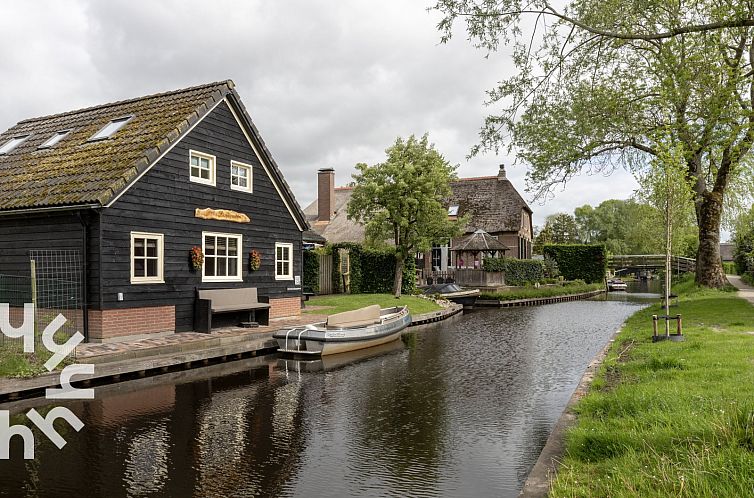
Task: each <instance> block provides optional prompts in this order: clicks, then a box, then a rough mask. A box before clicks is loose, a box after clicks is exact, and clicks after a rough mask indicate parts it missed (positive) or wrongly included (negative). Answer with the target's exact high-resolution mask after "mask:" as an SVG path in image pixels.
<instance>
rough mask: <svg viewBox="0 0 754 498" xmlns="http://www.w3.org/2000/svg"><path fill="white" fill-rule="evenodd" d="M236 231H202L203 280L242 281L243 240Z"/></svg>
mask: <svg viewBox="0 0 754 498" xmlns="http://www.w3.org/2000/svg"><path fill="white" fill-rule="evenodd" d="M242 240H243V237H242V236H241V235H240V234H235V233H213V232H202V251H203V252H204V266H203V268H202V281H203V282H240V281H241V280H242V277H241V254H242V251H241V242H242Z"/></svg>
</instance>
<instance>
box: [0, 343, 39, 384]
mask: <svg viewBox="0 0 754 498" xmlns="http://www.w3.org/2000/svg"><path fill="white" fill-rule="evenodd" d="M47 359H48V357H45V358H41V357H39V356H37V355H35V354H33V353H23V352H22V351H21V348H20V347H18V348H15V347H14V348H0V377H34V376H36V375H39V374H41V373H44V372H47V370H46V369H45V367H44V362H45V361H47Z"/></svg>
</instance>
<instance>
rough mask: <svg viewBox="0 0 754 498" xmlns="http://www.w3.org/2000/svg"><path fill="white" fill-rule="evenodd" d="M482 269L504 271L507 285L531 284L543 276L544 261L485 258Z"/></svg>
mask: <svg viewBox="0 0 754 498" xmlns="http://www.w3.org/2000/svg"><path fill="white" fill-rule="evenodd" d="M482 269H483V270H484V271H502V272H505V283H506V284H507V285H526V284H532V283H534V282H540V281H542V279H544V278H545V265H544V263H543V262H542V261H536V260H533V259H513V258H485V259H484V261H483V262H482Z"/></svg>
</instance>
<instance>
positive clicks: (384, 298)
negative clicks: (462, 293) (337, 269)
mask: <svg viewBox="0 0 754 498" xmlns="http://www.w3.org/2000/svg"><path fill="white" fill-rule="evenodd" d="M372 304H379V305H380V307H382V308H389V307H390V306H408V309H409V311H410V312H411V314H412V315H420V314H422V313H429V312H430V311H436V310H439V309H440V306H438V305H437V304H435V303H434V302H433V301H430V300H428V299H422V298H419V297H415V296H401V298H400V299H395V297H393V296H392V295H391V294H333V295H329V296H314V297H312V298H310V299H309V301H308V302H307V303H306V308H305V309H304V313H315V314H318V315H332V314H333V313H340V312H342V311H351V310H355V309H358V308H363V307H364V306H370V305H372ZM314 306H316V307H317V308H315V309H310V308H311V307H314ZM320 306H322V307H324V308H320Z"/></svg>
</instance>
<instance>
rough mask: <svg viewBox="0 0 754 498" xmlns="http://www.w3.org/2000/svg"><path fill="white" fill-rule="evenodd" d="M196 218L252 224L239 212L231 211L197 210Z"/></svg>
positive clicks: (195, 212)
mask: <svg viewBox="0 0 754 498" xmlns="http://www.w3.org/2000/svg"><path fill="white" fill-rule="evenodd" d="M194 216H195V217H196V218H201V219H203V220H220V221H232V222H234V223H250V222H251V219H249V217H248V216H247V215H245V214H243V213H239V212H238V211H231V210H229V209H212V208H205V209H199V208H196V210H195V211H194Z"/></svg>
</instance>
